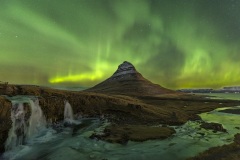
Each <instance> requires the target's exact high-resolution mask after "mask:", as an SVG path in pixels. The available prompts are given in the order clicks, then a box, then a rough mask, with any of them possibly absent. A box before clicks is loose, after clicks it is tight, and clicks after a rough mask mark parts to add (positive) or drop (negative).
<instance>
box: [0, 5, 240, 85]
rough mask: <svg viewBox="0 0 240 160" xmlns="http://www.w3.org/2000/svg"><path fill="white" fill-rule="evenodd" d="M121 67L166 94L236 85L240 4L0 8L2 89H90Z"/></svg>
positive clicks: (239, 64)
mask: <svg viewBox="0 0 240 160" xmlns="http://www.w3.org/2000/svg"><path fill="white" fill-rule="evenodd" d="M125 60H127V61H130V62H131V63H133V64H134V65H135V67H136V68H137V70H138V71H139V72H140V73H142V74H143V75H144V77H146V78H148V79H149V80H151V81H152V82H154V83H158V84H161V85H162V86H165V87H168V88H173V89H175V88H188V87H193V88H196V87H213V88H217V87H221V86H231V85H240V0H0V81H8V82H10V83H18V84H37V85H75V86H76V85H79V86H92V85H95V84H97V83H99V82H100V81H102V80H104V79H106V78H108V77H109V76H111V75H112V74H113V72H114V71H115V70H116V69H117V66H118V65H119V64H120V63H122V62H123V61H125Z"/></svg>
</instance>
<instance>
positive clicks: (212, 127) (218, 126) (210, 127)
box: [200, 122, 227, 132]
mask: <svg viewBox="0 0 240 160" xmlns="http://www.w3.org/2000/svg"><path fill="white" fill-rule="evenodd" d="M200 127H202V128H204V129H207V130H213V132H227V130H226V129H224V128H223V126H222V124H219V123H207V122H204V123H203V124H201V125H200Z"/></svg>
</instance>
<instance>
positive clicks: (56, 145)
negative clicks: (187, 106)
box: [5, 110, 240, 160]
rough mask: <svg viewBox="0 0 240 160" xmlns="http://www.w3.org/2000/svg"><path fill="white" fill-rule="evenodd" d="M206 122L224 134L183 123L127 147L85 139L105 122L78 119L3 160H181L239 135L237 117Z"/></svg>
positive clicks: (214, 115)
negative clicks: (163, 135)
mask: <svg viewBox="0 0 240 160" xmlns="http://www.w3.org/2000/svg"><path fill="white" fill-rule="evenodd" d="M200 116H201V117H202V118H203V120H205V121H208V122H218V123H221V124H223V126H224V128H226V129H227V130H228V133H222V132H217V133H214V132H212V131H207V130H205V129H202V128H200V127H199V126H200V124H199V123H198V122H187V123H186V124H184V125H183V126H178V127H176V126H173V127H174V128H175V129H176V131H177V133H176V134H175V135H174V136H172V137H171V138H168V139H166V140H162V141H161V140H150V141H146V142H142V143H139V142H129V143H128V144H127V145H120V144H111V143H107V142H104V141H97V140H92V139H89V138H88V137H89V136H90V135H91V134H92V133H93V132H94V131H96V130H98V131H101V130H102V129H103V127H101V126H103V125H106V123H105V122H102V121H100V120H98V119H82V120H81V123H79V126H77V127H76V126H75V128H70V127H68V128H66V127H65V128H64V127H62V128H61V129H60V131H59V130H58V131H56V130H54V129H52V127H49V128H48V129H47V130H45V131H44V133H41V134H40V135H38V136H37V137H35V138H34V139H33V140H32V141H31V142H32V143H29V144H26V145H24V146H19V147H18V148H16V149H15V150H12V151H9V152H7V153H5V159H17V160H22V159H49V160H65V159H69V160H70V159H71V160H75V159H76V160H79V159H81V160H84V159H96V160H101V159H108V160H122V159H124V160H128V159H129V160H130V159H131V160H134V159H136V160H141V159H142V160H145V159H148V158H149V159H152V160H154V159H156V160H159V159H163V160H172V159H185V158H187V157H191V156H194V155H196V154H198V153H200V152H202V151H204V150H206V149H208V148H210V147H213V146H218V145H223V144H228V143H231V142H232V140H233V135H234V134H235V133H238V132H240V130H238V129H237V128H236V127H240V124H239V122H240V116H239V115H234V114H228V113H221V112H218V110H215V111H212V112H208V113H204V114H201V115H200Z"/></svg>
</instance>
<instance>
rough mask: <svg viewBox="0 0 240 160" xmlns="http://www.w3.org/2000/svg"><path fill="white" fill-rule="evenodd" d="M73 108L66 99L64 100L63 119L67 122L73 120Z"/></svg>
mask: <svg viewBox="0 0 240 160" xmlns="http://www.w3.org/2000/svg"><path fill="white" fill-rule="evenodd" d="M73 120H74V119H73V110H72V107H71V105H70V104H69V102H68V101H66V102H65V106H64V121H65V122H67V123H72V122H73Z"/></svg>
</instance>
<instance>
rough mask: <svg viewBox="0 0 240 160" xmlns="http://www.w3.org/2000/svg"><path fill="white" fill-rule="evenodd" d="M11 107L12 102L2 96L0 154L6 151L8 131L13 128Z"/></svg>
mask: <svg viewBox="0 0 240 160" xmlns="http://www.w3.org/2000/svg"><path fill="white" fill-rule="evenodd" d="M11 107H12V104H11V102H10V101H8V100H7V99H6V98H4V97H2V96H0V153H1V152H3V151H4V144H5V141H6V139H7V137H8V131H9V129H10V128H11V126H12V121H11Z"/></svg>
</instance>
